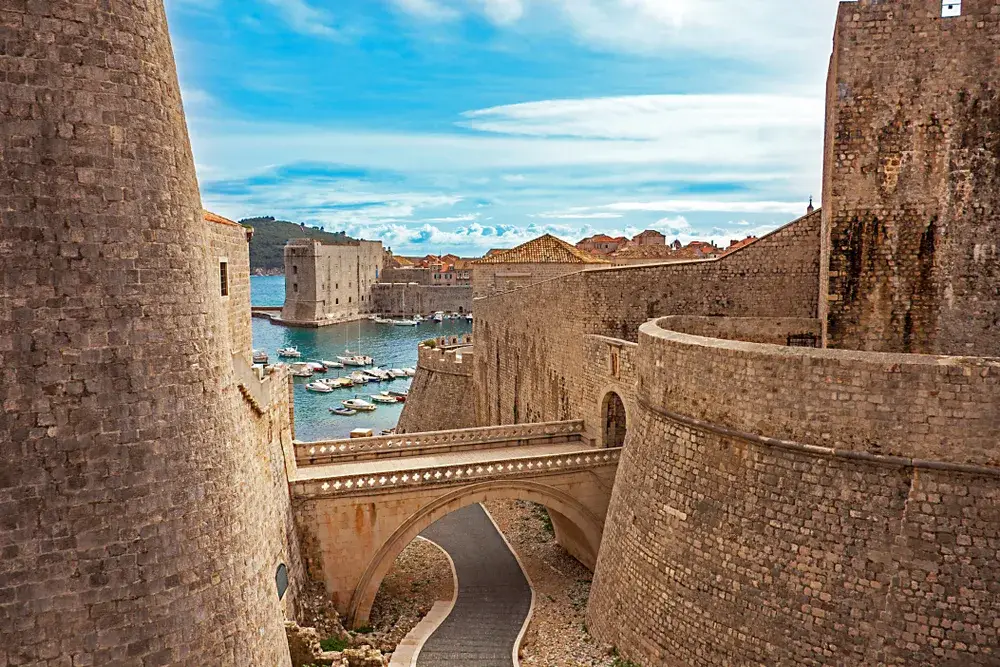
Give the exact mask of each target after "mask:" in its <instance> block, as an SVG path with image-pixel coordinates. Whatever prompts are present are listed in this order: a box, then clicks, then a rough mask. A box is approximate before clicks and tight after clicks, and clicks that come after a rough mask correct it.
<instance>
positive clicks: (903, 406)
mask: <svg viewBox="0 0 1000 667" xmlns="http://www.w3.org/2000/svg"><path fill="white" fill-rule="evenodd" d="M670 322H671V320H670V319H661V320H658V321H654V322H649V323H647V324H645V325H643V327H642V328H641V329H640V344H639V364H638V365H639V368H640V369H644V370H643V371H640V380H639V381H640V387H641V389H640V398H641V400H645V401H648V402H649V403H650V404H652V405H655V406H657V407H662V408H663V409H666V410H669V411H671V412H676V413H680V414H684V415H688V416H691V417H695V418H697V419H701V420H704V421H707V422H711V423H715V424H720V425H723V426H727V427H731V428H735V429H738V430H741V431H746V432H751V433H758V434H761V435H766V436H769V437H775V438H782V439H787V440H794V441H801V442H805V443H810V444H814V445H822V446H828V447H834V448H839V449H849V450H854V451H867V452H871V453H877V454H889V455H895V456H902V457H907V458H921V459H930V460H940V461H950V462H955V463H973V464H988V465H997V464H1000V446H998V443H997V433H1000V411H998V410H997V405H1000V359H997V358H977V357H934V356H929V355H907V354H891V353H875V352H856V351H851V350H829V349H827V350H822V349H810V348H800V347H782V346H777V345H765V344H760V343H746V342H739V341H727V340H720V339H714V338H704V337H700V336H692V335H689V334H683V333H677V332H673V331H669V330H667V329H664V328H663V326H662V325H668V324H669V323H670Z"/></svg>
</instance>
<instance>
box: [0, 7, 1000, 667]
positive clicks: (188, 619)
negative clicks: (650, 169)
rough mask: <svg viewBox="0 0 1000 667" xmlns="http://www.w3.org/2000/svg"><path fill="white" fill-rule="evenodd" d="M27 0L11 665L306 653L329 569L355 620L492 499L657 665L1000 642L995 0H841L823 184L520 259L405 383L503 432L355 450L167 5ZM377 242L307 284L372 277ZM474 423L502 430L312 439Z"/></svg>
mask: <svg viewBox="0 0 1000 667" xmlns="http://www.w3.org/2000/svg"><path fill="white" fill-rule="evenodd" d="M956 6H957V10H956ZM2 16H3V20H4V26H5V27H4V31H5V32H4V33H3V35H4V36H3V40H4V41H3V44H4V47H3V48H4V55H3V56H2V57H0V90H2V94H0V119H2V121H3V122H2V124H0V155H2V160H0V267H2V272H0V276H2V282H0V294H2V297H3V299H2V308H0V362H2V363H3V366H4V370H5V376H4V381H3V382H2V383H0V405H2V406H3V412H2V413H0V415H2V418H0V442H2V443H3V444H4V446H3V448H0V452H2V453H0V456H2V461H3V466H2V467H0V554H2V557H3V560H2V564H0V665H5V666H11V667H27V666H29V665H31V666H34V667H37V666H43V665H44V666H45V667H56V666H57V665H58V666H63V665H101V666H118V665H143V666H146V667H153V666H157V665H240V666H243V665H253V666H258V665H260V666H265V665H266V666H270V665H288V664H289V662H290V658H289V652H288V645H287V642H286V638H285V635H284V630H283V621H284V620H285V619H286V618H294V617H296V616H297V615H298V614H299V613H300V606H301V605H300V604H299V595H300V592H301V590H302V587H303V585H304V583H305V582H306V580H307V578H310V577H311V578H313V579H317V580H322V581H323V582H324V583H325V584H326V585H327V588H328V592H329V594H330V595H331V597H332V598H333V599H334V601H335V603H336V605H337V607H338V609H340V610H341V611H342V612H343V613H345V614H346V615H347V617H348V618H349V619H350V620H351V621H354V622H361V621H363V620H364V619H365V618H366V615H367V613H368V610H370V608H371V601H372V599H373V598H374V595H375V591H377V589H378V585H379V582H380V581H381V577H382V576H384V574H385V572H386V571H387V570H388V568H389V567H390V565H391V563H392V559H393V558H394V555H395V554H396V553H398V552H399V550H401V549H402V546H403V545H405V544H406V543H407V542H408V541H409V540H410V539H412V536H413V535H415V534H417V532H419V530H420V529H422V527H423V526H426V525H428V524H429V522H431V521H433V520H435V518H437V517H439V516H443V515H444V514H446V513H447V512H449V511H451V510H452V509H454V508H456V507H459V506H461V505H462V504H463V503H464V504H468V503H471V502H478V501H479V500H480V499H482V498H488V497H499V496H503V497H522V498H525V499H529V500H539V499H541V500H542V501H545V502H546V504H547V506H548V507H549V509H550V513H551V515H552V519H553V524H554V527H555V531H556V535H557V537H558V539H559V540H560V542H561V543H562V544H563V545H564V546H565V547H566V548H567V549H568V550H569V551H570V553H572V554H574V555H576V556H577V557H578V558H580V559H581V561H582V562H584V563H585V564H587V565H591V566H593V567H594V569H595V578H594V583H593V588H592V592H591V597H590V600H589V606H588V614H587V616H588V622H587V625H588V628H589V630H590V632H591V633H592V634H593V635H594V636H595V638H596V639H597V640H598V641H601V642H605V643H608V644H613V645H614V646H615V647H616V648H617V649H618V651H619V652H620V653H621V654H622V656H624V657H625V658H627V659H629V660H632V661H635V662H636V663H637V664H641V665H644V666H646V667H652V666H659V665H665V666H670V667H673V666H678V667H679V666H682V665H683V666H689V665H691V666H705V667H708V666H715V665H830V666H834V665H837V666H840V665H852V666H858V667H861V666H866V667H867V666H870V665H949V666H955V667H958V666H963V667H964V666H967V665H976V666H995V665H997V664H1000V588H998V582H1000V551H998V550H1000V443H998V437H1000V289H998V286H1000V256H998V250H997V244H998V241H997V239H998V238H1000V218H998V217H997V215H996V211H997V210H998V202H997V201H996V200H997V198H998V196H1000V182H998V179H1000V145H998V142H1000V127H998V124H997V119H998V118H1000V106H998V105H1000V98H998V92H997V91H998V89H1000V68H998V67H997V66H996V64H997V60H998V56H1000V42H998V40H1000V4H998V2H997V0H963V1H962V2H961V3H958V2H945V3H942V2H941V0H861V1H860V2H845V3H842V4H841V6H840V10H839V13H838V18H837V24H836V29H835V37H834V52H833V58H832V60H831V68H830V77H829V83H828V100H827V132H826V145H825V153H824V193H823V205H822V208H821V209H820V210H817V211H815V212H813V213H810V214H808V215H806V216H804V217H802V218H800V219H798V220H795V221H793V222H791V223H790V224H788V225H786V226H785V227H782V228H781V229H779V230H777V231H775V232H774V233H772V234H770V235H768V236H766V237H763V238H761V239H759V240H757V241H754V242H751V243H749V244H747V245H745V247H742V248H740V249H738V250H736V251H735V252H732V253H729V254H726V255H725V256H722V257H720V258H717V259H709V260H705V261H692V262H681V263H673V264H653V265H637V266H630V267H621V268H614V267H609V268H592V269H591V270H583V271H577V272H574V273H569V274H567V275H559V276H543V275H541V274H538V275H537V276H536V275H535V274H534V273H533V274H532V276H530V277H529V276H524V275H520V276H519V275H509V274H513V273H517V272H514V271H510V269H509V268H508V267H501V268H499V269H496V270H495V272H494V273H493V274H492V279H491V280H490V282H489V285H488V286H487V291H488V294H489V295H488V296H483V297H482V298H480V299H477V300H476V301H475V304H474V313H475V327H474V337H473V344H474V353H473V354H470V352H469V351H468V350H467V349H465V348H464V347H458V344H459V341H456V344H455V346H453V345H450V344H448V345H441V346H440V347H443V348H445V349H444V350H443V351H442V350H441V349H438V345H435V348H431V347H430V346H425V349H423V350H421V353H420V355H421V361H420V364H421V367H422V370H421V373H423V376H418V377H417V378H416V379H415V387H416V391H415V393H414V395H413V396H412V397H411V400H412V401H413V402H414V404H415V405H419V404H421V403H423V404H424V405H429V406H433V405H436V404H439V399H440V398H441V396H452V397H454V396H461V395H468V394H469V393H471V398H470V400H469V401H468V403H467V404H465V405H463V406H462V408H461V409H460V410H456V411H455V418H456V419H460V420H462V421H463V423H462V424H452V426H455V425H465V424H468V423H474V424H475V425H477V426H480V427H489V428H482V429H461V430H456V431H446V432H443V433H437V434H432V435H422V436H420V435H410V434H409V432H410V431H413V430H417V431H419V430H424V429H426V428H427V426H425V425H423V424H421V417H422V416H426V418H427V419H429V420H434V422H435V423H434V424H433V426H434V427H435V428H441V427H443V426H448V424H446V423H444V422H445V421H446V420H447V417H448V415H447V414H442V412H441V411H440V410H438V411H435V410H432V409H428V410H427V411H426V412H424V411H420V413H419V414H418V413H413V414H410V411H409V409H408V414H407V423H406V430H407V431H408V434H407V435H406V436H404V437H402V438H396V437H386V438H372V439H366V440H368V442H363V441H362V442H347V443H343V442H341V443H329V444H323V443H318V444H310V443H296V442H293V437H292V429H291V426H292V425H291V411H292V408H293V406H291V405H290V401H289V391H288V381H287V376H286V375H285V372H284V371H283V370H282V369H280V368H279V369H277V370H275V371H273V372H271V373H270V374H268V373H262V372H261V371H258V370H255V369H253V368H252V367H251V366H250V364H249V355H250V325H249V297H248V295H249V290H248V286H247V285H246V284H245V281H247V280H248V274H249V264H248V259H247V249H246V240H245V235H244V231H243V230H242V229H241V228H239V227H238V226H236V225H230V224H229V223H228V221H226V220H224V219H219V218H218V217H217V216H211V215H208V216H206V214H205V213H204V212H203V210H202V207H201V202H200V197H199V192H198V187H197V182H196V179H195V170H194V162H193V159H192V155H191V150H190V146H189V142H188V137H187V130H186V126H185V121H184V115H183V111H182V107H181V100H180V93H179V87H178V84H177V78H176V72H175V67H174V61H173V57H172V52H171V48H170V42H169V37H168V33H167V26H166V20H165V15H164V11H163V7H162V3H161V2H159V0H116V1H115V2H102V3H95V2H92V1H89V0H88V1H84V0H53V1H51V2H39V1H34V0H32V1H28V2H13V3H8V5H7V6H5V8H4V11H3V12H2ZM323 252H325V251H324V250H323V249H317V248H315V247H314V246H313V247H309V246H305V247H303V248H302V253H303V254H302V260H303V264H302V268H301V269H300V270H301V271H303V272H304V273H303V274H302V275H308V274H309V273H310V272H311V273H312V274H313V275H316V276H318V279H319V280H320V281H321V283H322V281H324V280H327V276H326V275H324V274H323V272H324V270H325V269H324V268H323V263H322V262H323V260H322V258H321V256H322V254H323ZM352 252H358V253H359V255H358V261H357V263H356V264H355V269H354V271H353V272H351V271H349V270H348V271H346V273H344V274H342V275H341V274H338V275H336V276H335V275H334V272H333V269H331V270H330V273H329V274H328V275H329V280H332V281H333V284H334V286H333V290H332V291H331V290H330V289H329V283H327V287H325V288H324V289H323V292H322V294H320V293H318V292H317V293H316V294H306V295H304V298H303V304H304V305H303V309H304V310H303V312H302V316H303V317H304V316H317V317H318V316H321V315H322V316H327V315H329V314H330V313H335V310H334V311H331V310H329V308H330V305H329V304H327V303H326V301H327V300H328V299H329V298H331V297H332V298H333V299H334V303H333V304H332V307H333V308H334V309H336V308H338V307H340V306H342V305H343V304H341V303H337V299H339V298H341V297H340V296H339V295H340V293H341V292H340V290H342V289H344V288H343V287H342V282H341V281H342V280H343V279H344V276H346V277H347V280H348V283H351V284H350V285H349V286H348V288H346V289H348V290H354V289H356V285H355V284H354V283H356V284H357V285H359V286H360V285H362V284H363V285H366V286H370V284H371V283H372V282H374V278H376V276H374V270H373V269H370V268H369V264H367V263H365V264H363V265H362V261H361V255H360V251H359V250H358V249H355V250H353V251H352ZM374 252H375V251H374V249H373V250H372V253H374ZM529 259H530V258H529ZM372 260H373V262H372V265H374V257H373V258H372ZM520 273H522V274H523V273H526V272H525V271H521V272H520ZM295 275H296V274H294V273H293V274H292V275H288V276H286V281H288V282H291V283H293V284H294V280H295V278H294V276H295ZM536 278H537V279H538V280H541V282H538V280H536ZM508 282H509V284H508ZM338 285H340V286H338ZM508 288H510V289H508ZM357 289H358V290H359V291H358V292H357V294H358V295H359V296H360V295H361V294H362V292H361V291H360V290H362V289H363V288H362V287H357ZM346 294H347V296H348V298H349V299H353V297H354V294H355V292H353V291H351V292H349V293H346ZM319 302H323V306H322V307H320V306H318V305H317V304H318V303H319ZM367 304H368V302H367V301H362V302H361V303H355V302H354V301H353V300H351V301H349V302H348V304H347V306H348V307H349V308H357V309H358V310H359V312H360V311H362V310H363V309H365V308H367V307H368V306H367ZM295 307H296V308H298V306H295ZM541 307H544V312H540V308H541ZM291 314H293V315H295V316H296V317H298V316H299V312H295V313H291ZM461 343H462V345H463V346H464V344H465V341H461ZM459 350H461V352H459ZM459 354H460V356H461V358H460V359H459ZM470 364H471V371H470V370H469V366H470ZM428 373H430V374H432V375H427V374H428ZM448 378H454V379H453V380H449V379H448ZM470 387H471V390H470ZM448 392H452V393H448ZM452 400H454V399H452ZM582 440H586V441H587V442H588V443H590V444H593V445H596V446H598V447H600V448H590V449H587V450H585V451H581V452H577V451H575V450H574V451H572V452H571V453H569V454H566V455H565V456H563V455H552V456H538V457H535V458H530V457H525V458H523V459H518V458H516V453H517V449H518V447H519V446H520V445H521V443H524V442H530V443H535V447H536V448H541V449H544V445H539V444H537V443H539V442H542V441H544V442H555V443H562V444H558V445H556V446H558V447H562V448H573V447H575V446H577V445H576V444H574V443H579V442H580V441H582ZM484 443H485V444H486V445H490V446H495V447H497V448H502V449H503V450H504V451H506V452H510V454H508V456H509V457H513V458H508V459H505V460H502V461H500V462H499V463H497V464H496V465H494V464H492V463H491V464H482V465H449V466H442V467H441V468H438V469H433V470H432V469H420V470H416V471H407V472H405V473H401V475H400V476H396V475H394V474H393V475H391V476H390V475H388V474H386V475H382V476H381V477H380V476H379V475H377V474H357V475H353V474H352V475H343V476H341V477H337V478H331V479H325V478H322V477H317V476H318V475H319V474H320V473H317V472H311V473H310V472H309V470H310V469H309V468H308V466H310V465H312V464H313V462H315V461H319V460H322V461H326V462H329V461H333V460H335V459H338V458H340V459H343V458H350V459H351V460H353V461H365V460H374V459H376V458H378V457H379V456H380V455H382V454H384V455H385V456H386V457H387V458H386V459H385V460H390V458H388V457H391V460H397V459H400V458H403V457H405V455H406V453H407V450H408V449H409V450H413V449H420V450H428V451H435V452H441V451H452V450H455V451H457V450H460V449H462V448H473V447H480V446H484ZM490 443H493V444H492V445H491V444H490ZM567 443H568V444H567ZM622 445H623V446H622ZM581 446H582V445H581ZM352 448H353V449H352ZM560 451H561V450H560ZM383 462H384V461H383ZM615 466H617V473H615V472H614V471H615ZM522 468H524V470H522ZM312 470H313V471H315V470H316V469H315V468H312ZM303 471H306V474H303ZM505 476H506V477H505ZM612 479H613V480H614V481H613V482H612ZM365 494H370V495H365ZM361 553H364V554H365V556H364V557H363V558H362V557H361V556H359V554H361Z"/></svg>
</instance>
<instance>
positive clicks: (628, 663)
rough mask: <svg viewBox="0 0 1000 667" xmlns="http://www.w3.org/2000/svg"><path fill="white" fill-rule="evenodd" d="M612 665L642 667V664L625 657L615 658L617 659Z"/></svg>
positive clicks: (616, 666) (617, 666)
mask: <svg viewBox="0 0 1000 667" xmlns="http://www.w3.org/2000/svg"><path fill="white" fill-rule="evenodd" d="M611 667H641V665H640V664H639V663H637V662H632V661H631V660H626V659H625V658H615V661H614V662H613V663H611Z"/></svg>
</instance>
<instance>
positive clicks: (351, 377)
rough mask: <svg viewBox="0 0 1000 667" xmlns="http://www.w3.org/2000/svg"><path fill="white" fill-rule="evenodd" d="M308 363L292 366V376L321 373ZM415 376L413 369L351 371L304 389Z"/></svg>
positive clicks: (312, 383)
mask: <svg viewBox="0 0 1000 667" xmlns="http://www.w3.org/2000/svg"><path fill="white" fill-rule="evenodd" d="M321 372H323V371H320V370H318V369H316V368H314V367H312V366H311V365H310V364H309V363H300V364H292V370H291V373H292V375H295V376H296V377H312V376H313V375H314V374H315V373H321ZM416 374H417V371H416V369H415V368H389V369H384V368H364V369H359V370H356V371H352V372H351V373H349V374H348V375H345V376H343V377H338V378H329V379H327V378H324V379H320V380H316V381H315V382H311V383H309V384H307V385H306V389H311V388H310V385H328V386H330V387H331V388H333V389H340V388H341V387H353V386H354V385H358V384H368V383H369V382H390V381H392V380H399V379H403V378H409V377H413V376H414V375H416ZM311 390H315V391H322V389H318V388H317V389H311Z"/></svg>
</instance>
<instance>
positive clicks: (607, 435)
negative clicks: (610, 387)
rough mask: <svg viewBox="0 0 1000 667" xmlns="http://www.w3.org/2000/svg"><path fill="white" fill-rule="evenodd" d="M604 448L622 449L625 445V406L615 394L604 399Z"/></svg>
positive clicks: (611, 393) (610, 394)
mask: <svg viewBox="0 0 1000 667" xmlns="http://www.w3.org/2000/svg"><path fill="white" fill-rule="evenodd" d="M603 414H604V446H605V447H622V446H624V445H625V433H626V431H627V417H626V415H625V404H624V403H622V399H621V397H620V396H619V395H618V394H616V393H615V392H613V391H612V392H608V395H607V396H605V397H604V409H603Z"/></svg>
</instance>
